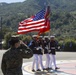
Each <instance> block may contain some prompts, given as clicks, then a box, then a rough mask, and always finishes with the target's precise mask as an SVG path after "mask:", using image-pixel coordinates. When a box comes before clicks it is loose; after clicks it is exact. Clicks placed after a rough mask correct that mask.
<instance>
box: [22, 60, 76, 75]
mask: <svg viewBox="0 0 76 75" xmlns="http://www.w3.org/2000/svg"><path fill="white" fill-rule="evenodd" d="M69 62H76V60H69V61H68V60H59V61H57V64H65V63H69ZM43 63H45V61H43ZM31 64H32V62H27V63H23V66H22V71H23V75H34V73H31V72H29V70H30V69H28V70H26V69H25V68H26V67H27V66H30V67H31ZM53 74H58V75H71V74H67V73H64V72H59V71H54V72H53Z"/></svg>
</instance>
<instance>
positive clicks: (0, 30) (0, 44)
mask: <svg viewBox="0 0 76 75" xmlns="http://www.w3.org/2000/svg"><path fill="white" fill-rule="evenodd" d="M0 22H1V25H0V49H2V17H1V20H0Z"/></svg>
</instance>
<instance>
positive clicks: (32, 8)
mask: <svg viewBox="0 0 76 75" xmlns="http://www.w3.org/2000/svg"><path fill="white" fill-rule="evenodd" d="M45 4H46V5H50V7H51V17H50V18H51V33H52V34H56V35H57V36H62V37H66V36H67V37H69V36H70V37H76V0H26V1H24V2H18V3H11V4H8V3H0V17H2V25H3V30H4V31H6V32H7V31H10V30H11V31H17V28H18V23H19V22H20V21H22V20H24V19H26V18H28V17H30V16H31V15H35V14H36V13H37V12H38V11H40V10H41V9H42V8H43V7H44V5H45ZM6 28H7V29H6ZM8 28H9V30H8ZM6 32H3V33H4V34H6Z"/></svg>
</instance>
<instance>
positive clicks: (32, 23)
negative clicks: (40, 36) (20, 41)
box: [18, 8, 47, 34]
mask: <svg viewBox="0 0 76 75" xmlns="http://www.w3.org/2000/svg"><path fill="white" fill-rule="evenodd" d="M46 13H47V11H46V8H43V9H42V10H41V11H39V12H38V13H37V14H36V15H34V16H32V17H30V18H28V19H25V20H24V21H22V22H20V23H19V27H18V34H25V33H28V32H32V31H39V32H40V30H42V29H46V28H47V25H46V18H45V16H46Z"/></svg>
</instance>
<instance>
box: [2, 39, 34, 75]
mask: <svg viewBox="0 0 76 75" xmlns="http://www.w3.org/2000/svg"><path fill="white" fill-rule="evenodd" d="M20 43H21V44H22V45H23V44H24V43H23V42H22V41H19V39H17V38H11V40H10V41H9V44H10V45H11V48H9V49H8V51H7V52H5V53H4V55H3V58H2V64H1V69H2V72H3V75H23V74H22V63H23V58H31V57H32V56H33V52H32V51H31V49H29V48H28V47H25V48H22V46H21V44H20Z"/></svg>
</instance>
